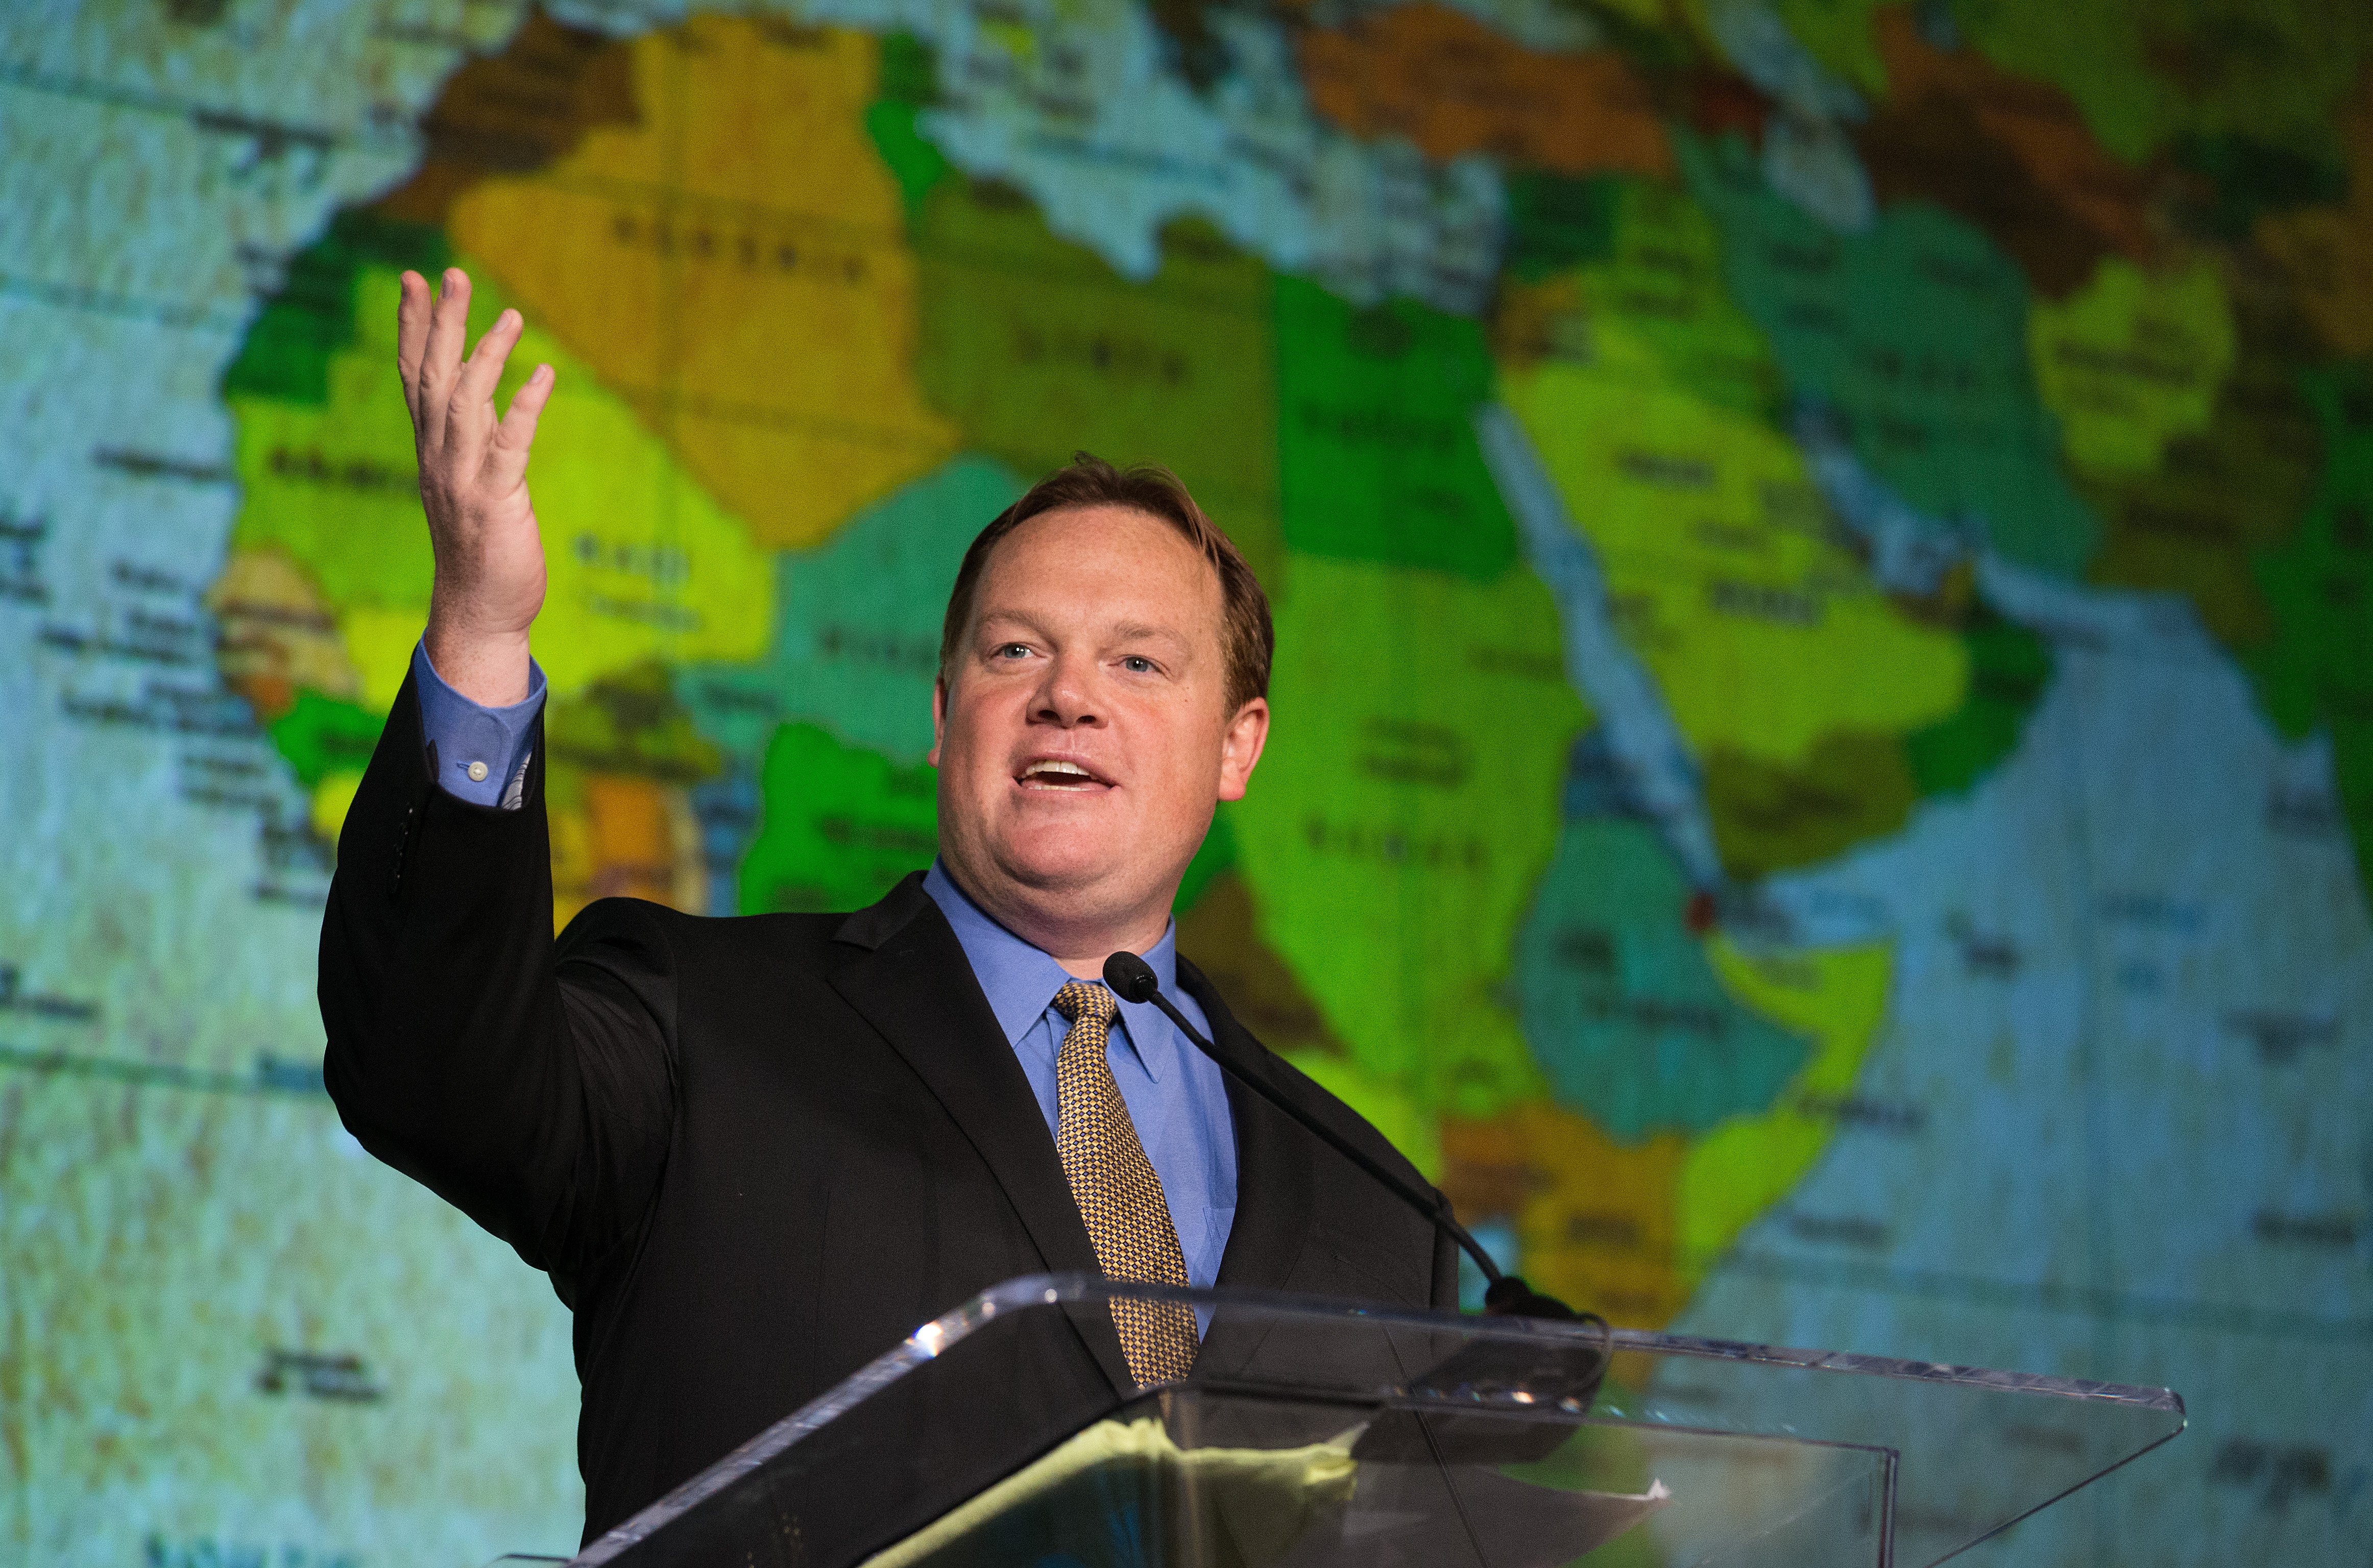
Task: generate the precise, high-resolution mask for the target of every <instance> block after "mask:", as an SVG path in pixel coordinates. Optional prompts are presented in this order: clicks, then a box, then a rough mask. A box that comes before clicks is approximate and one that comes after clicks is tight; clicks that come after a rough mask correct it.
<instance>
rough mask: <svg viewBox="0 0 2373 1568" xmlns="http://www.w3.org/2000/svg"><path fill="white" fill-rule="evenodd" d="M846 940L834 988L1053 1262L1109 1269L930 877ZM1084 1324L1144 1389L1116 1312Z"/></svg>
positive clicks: (849, 931) (902, 888) (854, 920)
mask: <svg viewBox="0 0 2373 1568" xmlns="http://www.w3.org/2000/svg"><path fill="white" fill-rule="evenodd" d="M834 939H835V940H836V941H837V942H839V943H841V944H843V945H845V946H846V947H848V948H849V949H851V951H850V952H849V956H848V961H847V962H846V963H844V964H842V965H841V966H839V968H838V969H836V970H835V972H834V973H833V975H832V977H831V980H832V985H833V989H834V990H836V991H837V992H839V993H840V994H841V995H842V997H844V998H845V999H846V1000H847V1001H848V1005H850V1006H851V1007H854V1008H855V1009H857V1011H858V1012H859V1014H860V1015H862V1016H863V1017H864V1018H865V1020H866V1021H867V1022H868V1023H870V1024H871V1025H872V1026H873V1027H874V1028H876V1029H877V1030H879V1031H880V1032H881V1034H882V1037H883V1039H884V1040H888V1041H889V1042H890V1044H891V1047H892V1048H893V1049H894V1050H895V1051H897V1052H898V1054H899V1055H900V1056H901V1057H903V1058H905V1060H906V1064H907V1066H909V1067H911V1068H912V1069H914V1072H915V1074H916V1076H918V1077H919V1078H921V1079H922V1080H923V1083H924V1085H925V1086H927V1087H928V1088H929V1089H930V1091H931V1093H932V1094H933V1095H934V1096H935V1097H936V1098H938V1099H939V1102H940V1105H941V1109H944V1110H945V1111H946V1112H947V1114H948V1117H949V1120H951V1121H953V1122H954V1123H955V1124H956V1127H957V1128H958V1130H959V1131H961V1132H963V1133H964V1136H965V1138H966V1139H968V1140H969V1141H970V1142H971V1144H972V1145H973V1147H974V1148H975V1149H976V1150H977V1151H978V1152H979V1154H980V1157H981V1159H982V1161H983V1163H985V1164H986V1165H987V1166H988V1169H989V1174H990V1175H991V1176H993V1177H995V1178H996V1179H997V1184H998V1186H999V1187H1000V1188H1001V1189H1003V1190H1004V1192H1005V1196H1006V1199H1007V1201H1008V1202H1011V1204H1012V1205H1013V1208H1014V1212H1015V1213H1016V1214H1020V1215H1021V1216H1022V1224H1023V1228H1024V1229H1026V1230H1027V1231H1028V1232H1029V1233H1030V1239H1031V1240H1032V1241H1033V1242H1034V1243H1035V1244H1036V1246H1037V1249H1038V1255H1039V1258H1040V1260H1042V1261H1043V1263H1044V1264H1045V1266H1046V1269H1047V1270H1049V1271H1050V1272H1057V1273H1084V1274H1090V1275H1093V1274H1096V1273H1098V1272H1101V1270H1100V1268H1099V1266H1098V1264H1097V1262H1096V1253H1095V1247H1094V1245H1093V1243H1092V1242H1090V1241H1089V1239H1088V1227H1087V1225H1085V1224H1084V1223H1083V1222H1082V1221H1081V1218H1080V1210H1079V1206H1078V1204H1077V1203H1075V1202H1073V1201H1072V1199H1071V1189H1070V1183H1069V1182H1067V1181H1066V1180H1065V1179H1064V1177H1063V1162H1062V1160H1061V1158H1060V1156H1058V1155H1057V1154H1056V1152H1055V1141H1054V1140H1053V1139H1052V1138H1049V1137H1048V1136H1047V1135H1046V1119H1045V1117H1044V1116H1042V1115H1041V1114H1040V1113H1039V1109H1038V1100H1037V1097H1036V1096H1035V1095H1033V1094H1032V1093H1031V1090H1030V1080H1029V1079H1028V1078H1027V1077H1025V1076H1024V1075H1023V1071H1022V1063H1020V1062H1019V1061H1017V1060H1016V1059H1015V1058H1014V1054H1013V1051H1012V1049H1011V1046H1010V1045H1009V1044H1008V1043H1007V1041H1006V1039H1005V1034H1004V1031H1003V1030H1002V1029H1000V1028H999V1027H998V1022H997V1015H996V1014H995V1013H993V1012H991V1011H990V1010H989V1005H988V997H987V996H985V995H983V994H982V993H981V989H980V983H979V981H976V979H975V978H974V977H973V972H972V964H971V961H970V960H969V959H967V958H965V956H964V945H963V944H962V943H960V942H958V941H957V940H956V935H955V932H954V931H953V930H952V929H951V928H950V927H949V925H948V923H947V917H946V916H944V915H942V914H941V912H940V909H939V906H938V905H937V904H935V903H933V902H932V901H931V897H930V895H929V893H926V892H924V891H923V886H922V877H921V876H920V875H919V874H918V875H916V876H912V877H907V878H906V880H905V881H903V882H901V883H899V884H898V886H897V887H895V888H894V889H891V891H890V894H889V896H888V897H886V898H884V899H883V900H882V901H881V902H880V903H878V904H875V905H873V906H872V907H871V908H870V909H863V910H859V911H858V912H856V913H855V914H852V915H850V916H849V917H848V920H847V921H845V922H844V923H842V924H841V927H840V929H839V930H838V931H837V932H836V933H835V934H834ZM1072 1323H1073V1325H1074V1326H1075V1327H1076V1328H1078V1329H1079V1330H1080V1332H1081V1338H1082V1339H1084V1340H1085V1341H1086V1342H1087V1346H1088V1349H1089V1351H1090V1352H1091V1353H1093V1355H1094V1356H1095V1358H1096V1360H1097V1362H1098V1364H1099V1365H1102V1366H1103V1367H1104V1369H1105V1375H1106V1376H1110V1377H1112V1378H1113V1379H1114V1387H1115V1388H1116V1389H1118V1390H1121V1391H1124V1392H1128V1393H1134V1392H1135V1391H1136V1388H1137V1382H1136V1379H1134V1378H1133V1377H1131V1376H1129V1374H1128V1361H1127V1360H1126V1359H1125V1358H1124V1357H1123V1356H1122V1354H1121V1351H1120V1339H1119V1336H1118V1335H1117V1334H1116V1333H1115V1332H1114V1330H1113V1326H1112V1318H1111V1317H1110V1315H1109V1314H1105V1313H1094V1314H1073V1315H1072Z"/></svg>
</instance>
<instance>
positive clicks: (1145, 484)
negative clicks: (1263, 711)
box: [940, 452, 1277, 714]
mask: <svg viewBox="0 0 2373 1568" xmlns="http://www.w3.org/2000/svg"><path fill="white" fill-rule="evenodd" d="M1074 506H1127V507H1128V508H1130V509H1131V510H1133V511H1139V512H1143V513H1145V514H1146V515H1147V516H1149V517H1159V518H1161V519H1162V520H1163V522H1165V523H1168V524H1169V525H1170V526H1171V527H1172V528H1176V529H1177V530H1178V531H1179V532H1180V533H1181V534H1184V535H1185V536H1186V541H1187V542H1188V543H1189V544H1192V545H1193V546H1194V547H1195V548H1196V549H1197V550H1198V551H1200V552H1202V554H1203V559H1204V560H1206V561H1208V562H1210V563H1211V570H1212V571H1214V572H1217V573H1218V574H1219V575H1220V641H1221V645H1222V647H1223V648H1224V649H1225V651H1226V653H1227V661H1228V663H1227V669H1228V712H1230V713H1231V714H1233V713H1235V712H1236V711H1237V710H1238V709H1240V708H1242V707H1243V706H1244V705H1245V703H1249V702H1251V701H1252V700H1253V699H1254V698H1256V697H1266V696H1268V667H1269V661H1270V660H1271V659H1272V658H1274V657H1275V656H1276V655H1277V629H1276V628H1275V627H1274V626H1272V625H1271V624H1270V623H1269V617H1268V595H1267V594H1265V593H1263V592H1262V591H1261V586H1260V579H1259V578H1258V577H1257V576H1255V575H1253V569H1252V566H1251V564H1250V563H1247V562H1246V561H1245V556H1244V552H1242V551H1240V550H1238V549H1237V548H1236V544H1235V541H1234V540H1232V539H1230V538H1229V537H1228V536H1227V535H1226V534H1223V533H1222V532H1221V531H1220V530H1219V528H1218V527H1217V526H1216V525H1215V524H1213V523H1212V521H1211V519H1210V518H1209V517H1205V516H1204V515H1203V508H1202V507H1200V506H1198V505H1195V498H1194V497H1193V496H1192V495H1189V494H1186V484H1185V483H1184V482H1181V481H1180V479H1179V478H1178V476H1177V475H1176V474H1175V473H1172V472H1171V471H1170V470H1168V469H1166V468H1163V467H1162V466H1161V465H1160V464H1158V463H1138V464H1135V465H1133V466H1132V467H1129V468H1125V469H1121V468H1115V467H1114V466H1113V465H1112V464H1110V463H1108V462H1106V461H1105V460H1104V459H1102V458H1099V457H1094V456H1092V455H1091V454H1089V453H1086V452H1076V453H1073V454H1072V457H1071V460H1070V462H1069V463H1066V464H1065V465H1064V466H1063V467H1061V468H1059V469H1057V470H1055V471H1054V472H1053V473H1050V474H1048V475H1047V476H1046V478H1044V479H1042V480H1040V481H1039V482H1037V483H1035V484H1034V485H1032V486H1031V487H1030V490H1029V493H1028V494H1025V495H1023V497H1022V499H1021V500H1019V501H1016V502H1015V503H1014V504H1013V505H1011V506H1008V507H1007V508H1006V509H1005V510H1004V511H1002V512H999V514H998V515H997V517H996V518H995V519H994V520H993V521H991V522H990V524H989V525H988V527H987V528H983V529H981V530H980V533H979V535H978V537H976V538H975V539H974V540H973V541H972V548H971V549H969V550H967V551H965V552H964V564H963V565H962V566H959V567H958V568H956V586H955V587H954V588H953V590H951V591H950V592H949V594H948V618H947V622H946V624H945V625H944V626H943V627H942V628H941V632H940V679H942V680H944V679H947V674H948V670H949V668H951V667H952V666H953V664H954V663H955V658H956V645H957V644H958V643H960V642H962V641H963V640H964V625H965V623H966V622H967V621H971V619H972V601H973V596H974V595H975V594H976V592H977V591H978V590H979V587H980V575H981V573H982V572H983V571H984V570H986V569H987V567H988V552H990V551H991V550H994V549H995V548H996V547H997V541H998V540H1001V539H1003V538H1004V537H1005V536H1006V535H1007V534H1010V533H1011V532H1012V531H1013V530H1014V529H1015V528H1020V527H1021V526H1022V525H1023V523H1026V522H1028V521H1029V520H1030V519H1031V518H1033V517H1037V516H1038V515H1039V514H1040V513H1042V512H1059V511H1064V510H1067V509H1069V508H1070V507H1074Z"/></svg>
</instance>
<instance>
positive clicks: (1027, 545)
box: [972, 506, 1221, 628]
mask: <svg viewBox="0 0 2373 1568" xmlns="http://www.w3.org/2000/svg"><path fill="white" fill-rule="evenodd" d="M1220 598H1221V592H1220V575H1219V572H1218V571H1217V570H1216V569H1215V568H1214V567H1213V566H1212V564H1211V563H1210V562H1209V561H1208V560H1206V559H1204V556H1203V552H1201V551H1200V550H1198V549H1197V548H1196V547H1195V544H1194V542H1193V541H1192V540H1188V539H1187V537H1186V535H1185V534H1184V533H1182V532H1181V531H1180V530H1179V529H1178V528H1176V527H1175V525H1173V524H1172V523H1170V522H1169V521H1167V520H1166V519H1164V518H1162V517H1155V516H1153V515H1152V514H1151V513H1148V512H1142V511H1140V510H1138V509H1137V508H1135V507H1131V506H1070V507H1064V508H1062V509H1060V510H1058V511H1052V512H1042V513H1040V514H1039V515H1038V516H1037V517H1032V518H1030V519H1029V520H1028V521H1027V522H1024V523H1023V524H1021V525H1020V526H1019V527H1017V528H1014V530H1013V531H1012V532H1011V533H1010V534H1008V535H1006V536H1005V537H1004V538H1003V539H1001V540H998V541H997V544H996V547H995V548H994V549H992V550H991V551H990V552H989V554H988V561H987V562H985V563H983V564H982V568H981V575H980V583H979V587H977V588H976V591H975V595H974V599H973V606H972V610H973V615H974V618H975V619H976V621H977V620H979V619H981V618H983V617H987V616H990V615H998V614H1022V615H1030V614H1045V613H1049V612H1054V611H1057V610H1065V611H1069V612H1070V613H1074V614H1078V613H1085V612H1090V611H1092V610H1093V609H1094V608H1095V607H1097V606H1104V607H1107V608H1108V609H1110V610H1112V611H1113V613H1114V615H1115V616H1116V617H1118V616H1121V615H1124V614H1125V615H1126V617H1127V618H1128V619H1129V620H1132V621H1148V620H1149V619H1151V617H1150V614H1149V612H1150V611H1155V610H1158V611H1161V612H1162V613H1161V614H1160V616H1159V620H1158V621H1157V623H1165V622H1166V623H1174V624H1175V623H1177V622H1178V621H1180V620H1181V618H1182V613H1183V614H1185V615H1194V614H1196V612H1198V611H1200V612H1203V614H1204V615H1205V616H1207V617H1209V618H1210V619H1211V621H1212V624H1213V626H1214V628H1216V625H1217V621H1216V617H1217V614H1218V610H1219V604H1220Z"/></svg>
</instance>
